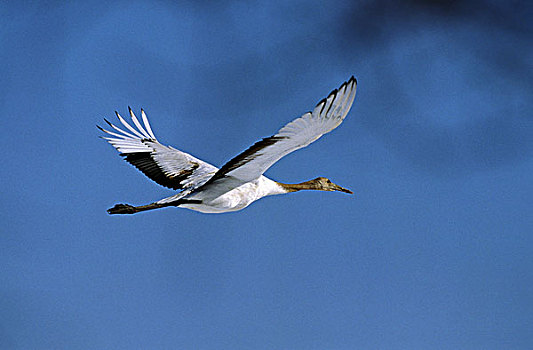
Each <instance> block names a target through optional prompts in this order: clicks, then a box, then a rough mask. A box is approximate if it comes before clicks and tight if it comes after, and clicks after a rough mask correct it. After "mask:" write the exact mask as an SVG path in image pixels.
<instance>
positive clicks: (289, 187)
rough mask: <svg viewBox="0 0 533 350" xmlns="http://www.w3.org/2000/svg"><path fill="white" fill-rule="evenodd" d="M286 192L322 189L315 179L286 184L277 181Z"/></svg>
mask: <svg viewBox="0 0 533 350" xmlns="http://www.w3.org/2000/svg"><path fill="white" fill-rule="evenodd" d="M277 184H278V185H279V186H281V187H282V188H283V189H284V190H285V191H286V192H296V191H301V190H320V188H318V187H317V185H316V183H315V182H314V181H313V180H310V181H305V182H300V183H299V184H284V183H281V182H277Z"/></svg>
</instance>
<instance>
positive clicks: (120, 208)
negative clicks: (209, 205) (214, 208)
mask: <svg viewBox="0 0 533 350" xmlns="http://www.w3.org/2000/svg"><path fill="white" fill-rule="evenodd" d="M185 203H190V204H199V203H202V201H201V200H197V199H185V198H181V199H178V200H176V201H174V202H167V203H158V202H155V203H150V204H147V205H140V206H138V207H134V206H133V205H129V204H115V206H114V207H113V208H110V209H107V212H108V213H109V214H111V215H113V214H135V213H138V212H140V211H145V210H152V209H159V208H164V207H177V206H179V205H180V204H185Z"/></svg>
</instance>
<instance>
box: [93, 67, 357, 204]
mask: <svg viewBox="0 0 533 350" xmlns="http://www.w3.org/2000/svg"><path fill="white" fill-rule="evenodd" d="M356 87H357V80H356V79H355V78H354V77H353V76H352V77H351V78H350V79H349V80H348V81H347V82H344V83H343V84H342V85H341V86H340V87H339V89H335V90H333V91H332V92H331V93H330V94H329V95H328V97H326V98H324V99H323V100H322V101H320V102H319V103H318V104H317V105H316V107H315V108H314V109H313V111H312V112H307V113H305V114H304V115H302V116H301V117H300V118H297V119H295V120H293V121H292V122H290V123H289V124H287V125H285V126H284V127H283V128H281V129H280V130H279V131H278V132H277V133H276V134H275V135H273V136H270V137H267V138H264V139H262V140H261V141H258V142H257V143H255V144H254V145H253V146H251V147H250V148H248V149H247V150H245V151H244V152H242V153H241V154H239V155H238V156H236V157H235V158H233V159H231V160H230V161H229V162H227V163H226V164H225V165H223V166H222V167H221V168H220V169H217V168H216V167H214V166H213V165H211V164H208V163H206V162H204V161H202V160H200V159H197V158H195V157H193V156H191V155H190V154H187V153H185V152H181V151H179V150H177V149H175V148H173V147H170V146H164V145H162V144H161V143H159V141H157V139H156V137H155V135H154V133H153V131H152V128H151V127H150V124H149V123H148V119H147V118H146V114H145V113H144V111H143V110H142V109H141V117H142V121H143V124H144V127H143V126H142V125H141V123H140V122H139V120H138V119H137V117H136V116H135V114H134V113H133V111H132V110H131V108H129V113H130V116H131V119H132V121H133V124H135V127H136V129H135V128H134V127H132V126H131V125H130V124H128V123H127V122H126V121H125V120H124V118H122V117H121V116H120V115H119V114H118V112H115V113H116V115H117V117H118V119H119V121H120V122H121V123H122V124H123V125H124V126H125V127H126V129H128V130H129V131H125V130H122V129H120V128H118V127H117V126H115V125H113V124H111V123H110V122H109V121H107V120H105V121H106V122H107V124H109V126H110V127H111V128H112V129H114V131H116V132H113V131H109V130H105V129H102V128H101V127H99V126H98V128H99V129H100V130H102V131H103V132H105V133H106V134H108V135H110V136H112V137H103V138H104V139H106V140H107V141H108V142H109V143H110V144H111V145H113V147H115V148H116V149H117V150H118V151H119V152H120V155H121V156H123V157H124V158H125V159H126V161H127V162H129V163H131V164H132V165H134V166H135V167H136V168H137V169H139V170H140V171H142V172H143V173H144V174H145V175H146V176H148V177H149V178H150V179H152V180H153V181H155V182H157V183H158V184H160V185H162V186H165V187H169V188H171V189H174V190H181V192H180V193H178V194H176V195H174V196H171V197H168V198H164V199H162V200H160V201H157V202H154V203H151V204H147V205H141V206H132V205H129V204H117V205H115V206H114V207H113V208H111V209H108V210H107V211H108V213H109V214H134V213H137V212H140V211H145V210H151V209H158V208H163V207H169V206H174V207H180V208H187V209H192V210H196V211H199V212H202V213H224V212H230V211H237V210H241V209H243V208H246V207H247V206H248V205H250V204H251V203H252V202H254V201H256V200H258V199H260V198H262V197H265V196H270V195H275V194H283V193H289V192H295V191H300V190H320V191H341V192H346V193H352V192H351V191H350V190H347V189H345V188H342V187H341V186H339V185H336V184H334V183H332V182H331V181H330V180H328V179H326V178H324V177H319V178H316V179H313V180H310V181H305V182H302V183H299V184H284V183H280V182H277V181H273V180H271V179H269V178H267V177H265V176H263V173H264V172H265V171H266V170H267V169H268V168H270V167H271V166H272V165H273V164H274V163H275V162H277V161H278V160H279V159H281V158H282V157H284V156H285V155H287V154H289V153H291V152H293V151H296V150H297V149H300V148H303V147H306V146H307V145H309V144H310V143H311V142H313V141H315V140H317V139H318V138H320V136H322V135H324V134H325V133H328V132H330V131H331V130H333V129H335V128H336V127H337V126H339V125H340V124H341V123H342V121H343V120H344V118H345V117H346V115H347V114H348V112H349V110H350V108H351V106H352V103H353V101H354V98H355V90H356Z"/></svg>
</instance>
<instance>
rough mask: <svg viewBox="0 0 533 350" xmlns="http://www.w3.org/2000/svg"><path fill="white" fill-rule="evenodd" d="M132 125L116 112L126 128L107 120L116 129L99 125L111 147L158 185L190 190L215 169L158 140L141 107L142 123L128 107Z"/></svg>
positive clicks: (199, 184) (214, 171) (206, 178)
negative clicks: (110, 129)
mask: <svg viewBox="0 0 533 350" xmlns="http://www.w3.org/2000/svg"><path fill="white" fill-rule="evenodd" d="M129 112H130V116H131V119H132V121H133V124H134V125H135V127H136V128H133V127H132V126H131V125H130V124H128V123H127V122H126V121H125V120H124V118H122V117H121V116H120V115H119V114H118V113H116V114H117V117H118V119H119V121H120V122H121V123H122V124H123V125H124V126H125V127H126V129H128V130H129V132H128V131H125V130H123V129H120V128H118V127H117V126H115V125H113V124H111V123H110V122H108V121H107V120H106V122H107V123H108V124H109V126H110V127H111V128H113V129H114V130H115V131H116V132H111V131H108V130H105V129H102V128H100V129H101V130H102V131H104V132H105V133H107V134H108V135H110V136H113V137H104V139H106V140H107V141H108V142H109V143H110V144H111V145H113V147H115V148H116V149H117V150H118V151H119V152H120V155H122V156H123V157H124V158H125V159H126V161H128V162H129V163H131V164H132V165H134V166H135V167H136V168H138V169H139V170H140V171H142V172H143V173H144V174H145V175H146V176H148V177H149V178H150V179H152V180H154V181H155V182H157V183H158V184H160V185H162V186H166V187H169V188H172V189H175V190H178V189H183V190H190V189H194V188H196V187H199V186H201V185H203V184H205V183H206V182H207V181H208V180H209V179H210V178H211V177H212V176H213V175H214V174H215V173H216V171H217V170H218V168H216V167H214V166H213V165H211V164H209V163H206V162H204V161H202V160H200V159H198V158H195V157H193V156H191V155H190V154H188V153H185V152H182V151H179V150H177V149H175V148H173V147H170V146H164V145H162V144H161V143H159V142H158V141H157V139H156V137H155V135H154V133H153V131H152V128H151V127H150V124H149V123H148V119H147V118H146V114H145V113H144V111H143V110H141V117H142V121H143V124H144V127H143V126H142V125H141V123H140V122H139V120H138V119H137V117H136V116H135V114H134V113H133V111H132V110H131V109H129Z"/></svg>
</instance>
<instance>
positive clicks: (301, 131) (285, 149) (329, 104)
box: [204, 76, 357, 188]
mask: <svg viewBox="0 0 533 350" xmlns="http://www.w3.org/2000/svg"><path fill="white" fill-rule="evenodd" d="M356 87H357V80H356V79H355V77H353V76H352V77H351V78H350V80H348V81H347V82H344V83H343V84H342V85H341V86H340V87H339V89H338V90H337V89H335V90H333V91H332V92H331V93H330V94H329V96H328V97H326V98H324V99H323V100H322V101H320V102H319V103H318V104H317V105H316V107H315V109H314V110H313V111H312V112H307V113H305V114H304V115H303V116H301V117H300V118H297V119H295V120H293V121H292V122H290V123H289V124H287V125H285V126H284V127H283V128H281V129H280V130H279V131H278V133H277V134H275V135H273V136H270V137H267V138H264V139H262V140H261V141H259V142H257V143H256V144H254V145H253V146H251V147H250V148H248V149H247V150H246V151H244V152H242V153H241V154H239V155H238V156H236V157H235V158H233V159H232V160H230V161H229V162H227V163H226V164H225V165H224V166H223V167H222V168H220V170H218V171H217V173H216V174H215V175H214V176H213V177H212V178H211V179H209V181H208V182H207V183H206V184H205V185H204V188H205V187H207V186H209V185H210V184H213V183H214V182H217V183H218V182H220V181H223V180H226V181H229V182H231V183H232V186H235V185H238V184H239V183H246V182H249V181H252V180H255V179H257V178H258V177H259V176H261V175H262V174H263V173H264V172H265V171H266V170H267V169H268V168H270V167H271V166H272V164H274V163H275V162H277V161H278V160H280V159H281V158H282V157H284V156H286V155H287V154H289V153H291V152H294V151H296V150H297V149H300V148H303V147H305V146H307V145H309V144H310V143H311V142H313V141H315V140H317V139H318V138H320V136H322V135H324V134H326V133H328V132H330V131H331V130H333V129H335V128H336V127H337V126H339V125H340V124H341V123H342V121H343V120H344V118H345V117H346V115H347V114H348V112H349V111H350V108H351V107H352V103H353V101H354V98H355V90H356Z"/></svg>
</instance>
